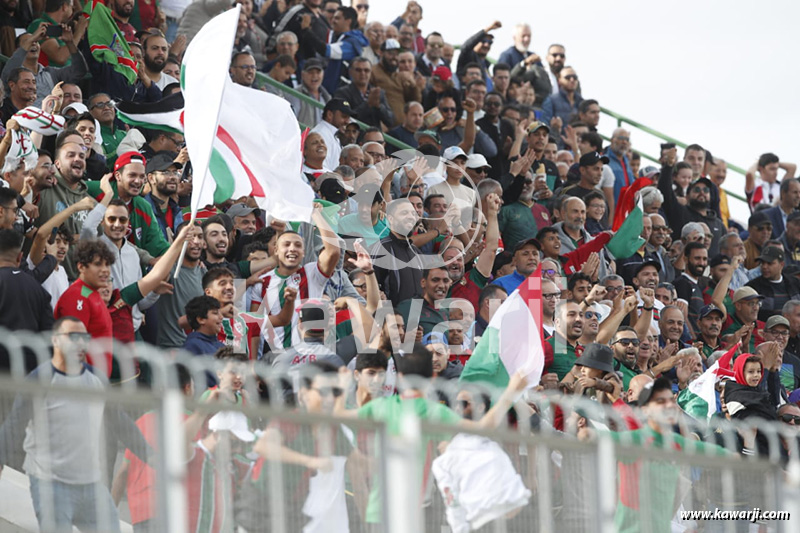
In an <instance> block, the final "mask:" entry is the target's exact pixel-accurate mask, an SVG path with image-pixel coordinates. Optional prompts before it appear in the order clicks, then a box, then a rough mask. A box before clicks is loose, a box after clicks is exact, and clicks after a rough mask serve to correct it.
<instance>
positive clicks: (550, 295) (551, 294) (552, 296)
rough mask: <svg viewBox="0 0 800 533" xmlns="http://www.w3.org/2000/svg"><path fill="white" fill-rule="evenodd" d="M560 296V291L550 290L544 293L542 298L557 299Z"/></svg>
mask: <svg viewBox="0 0 800 533" xmlns="http://www.w3.org/2000/svg"><path fill="white" fill-rule="evenodd" d="M559 296H561V293H560V292H549V293H547V294H544V293H542V298H544V299H545V300H555V299H557V298H558V297H559Z"/></svg>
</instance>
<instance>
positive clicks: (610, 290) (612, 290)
mask: <svg viewBox="0 0 800 533" xmlns="http://www.w3.org/2000/svg"><path fill="white" fill-rule="evenodd" d="M624 288H625V287H606V292H619V291H621V290H622V289H624Z"/></svg>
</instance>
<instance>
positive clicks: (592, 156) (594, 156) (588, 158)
mask: <svg viewBox="0 0 800 533" xmlns="http://www.w3.org/2000/svg"><path fill="white" fill-rule="evenodd" d="M600 161H602V162H603V164H604V165H607V164H608V158H607V157H606V156H604V155H603V154H601V153H600V152H589V153H588V154H583V155H582V156H581V160H580V166H582V167H591V166H592V165H596V164H597V163H598V162H600Z"/></svg>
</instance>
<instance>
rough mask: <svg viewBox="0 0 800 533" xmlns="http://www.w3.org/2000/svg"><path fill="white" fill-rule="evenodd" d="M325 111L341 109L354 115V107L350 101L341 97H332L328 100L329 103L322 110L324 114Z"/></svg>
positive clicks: (347, 113)
mask: <svg viewBox="0 0 800 533" xmlns="http://www.w3.org/2000/svg"><path fill="white" fill-rule="evenodd" d="M325 111H341V112H342V113H344V114H346V115H348V116H353V108H352V107H350V102H348V101H347V100H342V99H341V98H331V99H330V100H328V103H327V104H325V109H323V110H322V112H323V114H324V113H325Z"/></svg>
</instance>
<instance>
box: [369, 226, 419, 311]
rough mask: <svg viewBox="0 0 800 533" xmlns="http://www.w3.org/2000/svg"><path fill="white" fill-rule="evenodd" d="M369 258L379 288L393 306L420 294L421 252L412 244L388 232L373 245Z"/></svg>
mask: <svg viewBox="0 0 800 533" xmlns="http://www.w3.org/2000/svg"><path fill="white" fill-rule="evenodd" d="M370 255H371V256H372V260H373V262H374V265H375V277H376V278H377V281H378V285H379V286H380V288H381V290H383V292H384V294H386V297H387V298H388V299H389V300H391V302H392V305H394V306H397V304H399V303H400V302H402V301H403V300H408V299H409V298H417V297H420V296H421V295H422V287H421V285H420V282H421V281H422V271H423V269H424V268H425V267H424V264H423V256H422V252H420V250H419V248H417V247H416V246H414V245H413V244H412V243H411V241H409V240H407V239H404V238H403V239H401V238H399V237H397V236H395V234H394V233H390V234H389V236H388V237H385V238H383V239H381V242H379V243H378V244H376V245H375V247H374V248H373V249H372V250H371V253H370Z"/></svg>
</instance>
